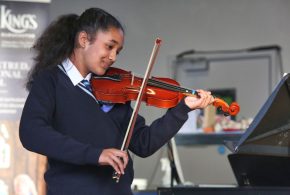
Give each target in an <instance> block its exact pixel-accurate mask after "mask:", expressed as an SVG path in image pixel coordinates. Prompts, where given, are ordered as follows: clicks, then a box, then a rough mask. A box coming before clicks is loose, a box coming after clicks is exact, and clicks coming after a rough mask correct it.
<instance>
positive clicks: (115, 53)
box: [109, 51, 117, 62]
mask: <svg viewBox="0 0 290 195" xmlns="http://www.w3.org/2000/svg"><path fill="white" fill-rule="evenodd" d="M109 59H110V60H111V61H112V62H115V61H116V59H117V52H115V51H112V52H111V53H110V56H109Z"/></svg>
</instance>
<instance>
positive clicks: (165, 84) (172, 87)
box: [148, 78, 196, 95]
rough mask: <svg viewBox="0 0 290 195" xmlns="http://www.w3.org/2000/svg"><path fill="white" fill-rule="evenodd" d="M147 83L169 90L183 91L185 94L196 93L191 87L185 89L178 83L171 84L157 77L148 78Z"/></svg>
mask: <svg viewBox="0 0 290 195" xmlns="http://www.w3.org/2000/svg"><path fill="white" fill-rule="evenodd" d="M148 85H151V86H154V87H159V88H162V89H167V90H170V91H176V92H180V93H183V94H185V95H196V91H195V90H193V89H187V88H184V87H180V86H178V85H173V84H171V83H168V82H165V81H161V80H158V79H154V78H151V79H149V80H148Z"/></svg>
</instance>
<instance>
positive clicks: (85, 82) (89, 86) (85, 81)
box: [81, 79, 93, 93]
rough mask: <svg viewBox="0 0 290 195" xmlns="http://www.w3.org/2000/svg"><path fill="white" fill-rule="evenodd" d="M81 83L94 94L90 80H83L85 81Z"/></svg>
mask: <svg viewBox="0 0 290 195" xmlns="http://www.w3.org/2000/svg"><path fill="white" fill-rule="evenodd" d="M81 83H82V84H83V85H84V87H85V88H86V89H87V90H88V91H89V92H91V93H93V90H92V87H91V84H90V82H89V81H88V80H86V79H83V80H82V81H81Z"/></svg>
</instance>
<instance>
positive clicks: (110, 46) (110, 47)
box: [106, 44, 114, 50]
mask: <svg viewBox="0 0 290 195" xmlns="http://www.w3.org/2000/svg"><path fill="white" fill-rule="evenodd" d="M106 47H107V49H109V50H112V49H113V48H114V46H113V45H110V44H107V45H106Z"/></svg>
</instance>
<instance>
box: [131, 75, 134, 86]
mask: <svg viewBox="0 0 290 195" xmlns="http://www.w3.org/2000/svg"><path fill="white" fill-rule="evenodd" d="M134 78H135V76H134V73H132V78H131V85H133V84H134Z"/></svg>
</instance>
